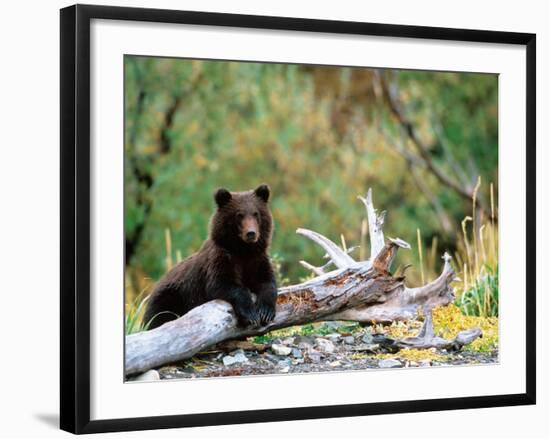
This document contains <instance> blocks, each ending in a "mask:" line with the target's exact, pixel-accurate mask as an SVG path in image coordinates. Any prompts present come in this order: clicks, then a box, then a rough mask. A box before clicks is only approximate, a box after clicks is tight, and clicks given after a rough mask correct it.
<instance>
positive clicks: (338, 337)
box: [325, 334, 342, 342]
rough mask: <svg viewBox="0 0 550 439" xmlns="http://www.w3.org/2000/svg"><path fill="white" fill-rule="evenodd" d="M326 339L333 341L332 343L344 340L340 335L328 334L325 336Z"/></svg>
mask: <svg viewBox="0 0 550 439" xmlns="http://www.w3.org/2000/svg"><path fill="white" fill-rule="evenodd" d="M325 338H327V339H329V340H331V341H332V342H337V341H338V340H340V339H341V338H342V336H341V335H340V334H327V335H325Z"/></svg>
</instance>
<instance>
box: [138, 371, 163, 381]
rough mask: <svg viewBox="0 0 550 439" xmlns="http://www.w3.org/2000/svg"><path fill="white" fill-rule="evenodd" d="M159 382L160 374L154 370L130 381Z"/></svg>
mask: <svg viewBox="0 0 550 439" xmlns="http://www.w3.org/2000/svg"><path fill="white" fill-rule="evenodd" d="M158 380H160V374H159V373H158V372H157V371H156V370H155V369H151V370H148V371H147V372H144V373H142V374H141V375H138V376H136V377H135V378H134V379H132V381H158Z"/></svg>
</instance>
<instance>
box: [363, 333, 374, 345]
mask: <svg viewBox="0 0 550 439" xmlns="http://www.w3.org/2000/svg"><path fill="white" fill-rule="evenodd" d="M361 341H362V342H363V343H365V344H373V343H374V338H373V337H372V334H371V333H370V332H366V333H365V335H363V338H362V339H361Z"/></svg>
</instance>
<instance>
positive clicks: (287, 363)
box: [277, 358, 292, 367]
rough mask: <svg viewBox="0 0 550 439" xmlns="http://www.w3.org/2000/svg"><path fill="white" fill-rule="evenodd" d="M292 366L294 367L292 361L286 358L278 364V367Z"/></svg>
mask: <svg viewBox="0 0 550 439" xmlns="http://www.w3.org/2000/svg"><path fill="white" fill-rule="evenodd" d="M290 365H292V360H291V359H290V358H285V359H284V360H280V361H279V362H278V363H277V366H278V367H289V366H290Z"/></svg>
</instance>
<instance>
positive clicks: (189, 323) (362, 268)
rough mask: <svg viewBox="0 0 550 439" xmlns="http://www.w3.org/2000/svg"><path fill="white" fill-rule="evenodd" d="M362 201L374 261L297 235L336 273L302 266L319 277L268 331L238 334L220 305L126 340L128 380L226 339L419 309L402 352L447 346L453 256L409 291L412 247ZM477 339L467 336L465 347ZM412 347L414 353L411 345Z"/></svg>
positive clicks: (299, 288) (283, 294) (284, 300)
mask: <svg viewBox="0 0 550 439" xmlns="http://www.w3.org/2000/svg"><path fill="white" fill-rule="evenodd" d="M361 200H362V201H363V203H364V204H365V207H366V210H367V217H368V219H369V227H370V241H371V256H370V258H369V259H368V260H366V261H359V262H357V261H355V260H354V259H353V258H352V257H351V256H350V255H349V254H348V252H347V251H345V250H343V249H341V248H340V247H339V246H338V245H336V244H335V243H334V242H332V241H331V240H330V239H328V238H326V237H325V236H323V235H320V234H318V233H316V232H314V231H311V230H307V229H298V230H297V233H298V234H300V235H302V236H305V237H307V238H309V239H311V240H313V241H314V242H316V243H317V244H319V245H320V246H321V247H322V248H323V249H324V250H325V251H326V253H327V255H328V258H329V263H330V264H333V265H335V266H336V269H335V270H333V271H329V272H326V271H325V270H326V268H327V266H328V265H329V264H325V265H324V266H323V267H315V266H313V265H311V264H308V263H307V262H304V261H301V262H302V265H304V266H306V267H308V268H309V269H311V270H312V271H313V272H314V273H315V274H317V275H318V276H317V277H315V278H313V279H311V280H308V281H307V282H303V283H301V284H298V285H292V286H289V287H284V288H281V289H279V295H278V298H277V308H276V316H275V319H274V320H273V321H272V322H271V323H270V324H269V325H267V326H264V327H260V328H241V327H239V326H238V325H237V320H236V317H235V315H234V313H233V309H232V307H231V305H229V304H228V303H227V302H225V301H222V300H214V301H211V302H208V303H205V304H203V305H201V306H199V307H197V308H194V309H192V310H191V311H190V312H188V313H187V314H185V315H184V316H182V317H180V318H178V319H177V320H173V321H171V322H168V323H166V324H164V325H162V326H160V327H158V328H155V329H153V330H151V331H145V332H140V333H137V334H131V335H128V336H126V355H125V372H126V375H132V374H136V373H140V372H144V371H146V370H149V369H151V368H153V367H157V366H161V365H163V364H167V363H172V362H176V361H181V360H184V359H186V358H190V357H192V356H193V355H194V354H196V353H198V352H201V351H204V350H205V349H207V348H208V347H210V346H213V345H215V344H216V343H219V342H221V341H224V340H231V339H237V338H243V337H248V336H253V335H261V334H265V333H266V332H269V331H273V330H275V329H280V328H285V327H289V326H295V325H302V324H306V323H311V322H317V321H324V320H356V321H360V322H391V321H395V320H408V319H413V318H416V317H417V315H418V312H417V311H418V309H419V308H422V309H423V310H424V315H425V316H426V319H425V322H424V327H423V330H422V331H421V333H420V334H419V337H418V339H419V340H416V342H415V341H414V340H412V341H411V340H409V342H405V341H403V343H405V344H403V345H400V346H401V347H411V346H412V345H413V344H415V343H416V346H415V347H419V348H427V347H432V346H435V347H439V346H440V345H443V343H442V342H441V340H443V339H439V338H438V337H433V326H432V323H431V310H432V309H433V308H434V307H436V306H444V305H447V304H449V303H451V302H452V301H453V300H454V293H453V289H452V287H451V286H450V283H451V282H452V281H453V280H454V278H455V274H454V271H453V269H452V267H451V264H450V257H449V256H448V255H447V254H445V255H444V256H443V259H444V266H443V270H442V273H441V275H440V276H439V277H438V278H437V279H436V280H434V281H433V282H430V283H428V284H427V285H425V286H422V287H418V288H407V287H406V286H405V284H404V276H400V277H396V276H392V275H391V273H390V271H389V270H390V267H391V264H392V262H393V260H394V258H395V255H396V253H397V250H398V249H399V248H410V246H409V244H407V243H406V242H404V241H402V240H400V239H389V240H388V242H387V243H384V242H385V241H384V235H383V231H382V226H383V223H384V215H385V213H384V212H383V213H382V214H381V215H377V214H376V210H375V209H374V207H373V204H372V192H371V191H370V190H369V192H368V194H367V197H366V198H361ZM472 334H473V333H472ZM476 334H477V332H476ZM473 335H475V334H473ZM479 335H480V334H478V335H476V336H475V337H474V339H475V338H477V336H479ZM463 338H464V337H463ZM470 338H471V337H470ZM470 338H468V337H466V339H467V340H466V341H468V340H470ZM461 340H462V339H461ZM443 341H445V340H443ZM471 341H473V340H471ZM468 342H470V341H468ZM406 343H409V345H411V346H409V345H407V346H406ZM430 343H431V344H430ZM450 343H451V342H450Z"/></svg>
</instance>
